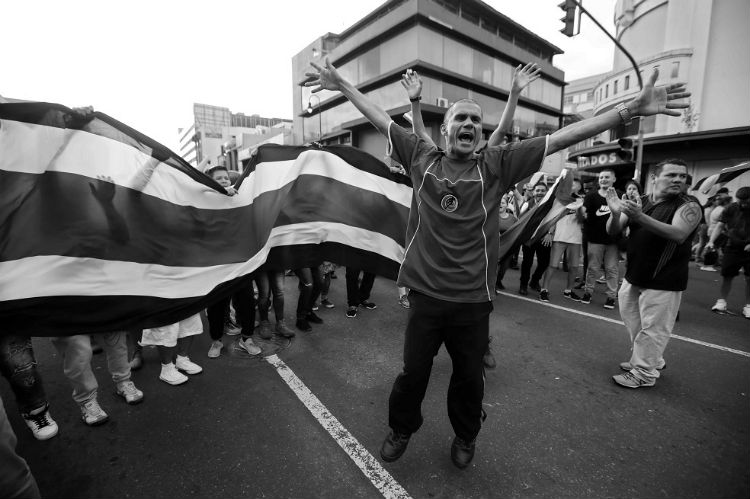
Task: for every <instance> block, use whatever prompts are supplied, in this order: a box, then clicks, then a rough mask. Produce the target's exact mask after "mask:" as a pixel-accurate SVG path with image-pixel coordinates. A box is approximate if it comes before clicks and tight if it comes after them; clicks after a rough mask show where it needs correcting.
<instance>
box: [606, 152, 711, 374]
mask: <svg viewBox="0 0 750 499" xmlns="http://www.w3.org/2000/svg"><path fill="white" fill-rule="evenodd" d="M686 178H687V165H686V164H685V162H684V161H681V160H679V159H668V160H665V161H662V162H661V163H659V164H658V165H656V167H655V168H654V172H653V174H652V175H651V184H652V191H651V193H650V194H646V195H644V196H641V197H640V198H637V199H636V200H635V201H631V200H629V199H626V198H625V197H623V199H622V200H621V199H619V198H618V196H617V193H616V192H615V190H614V188H612V187H610V188H609V190H608V191H607V203H608V205H609V209H610V211H611V215H610V217H609V220H608V222H607V230H608V231H609V233H610V234H612V235H616V234H618V233H620V231H622V230H623V229H624V227H625V226H626V225H627V226H629V227H630V237H629V239H628V268H627V271H626V273H625V279H624V280H623V282H622V287H621V288H620V293H619V301H620V303H619V305H620V315H621V317H622V321H623V322H624V323H625V327H626V328H627V330H628V333H630V341H631V343H632V349H633V350H632V351H633V353H632V355H631V357H630V361H629V362H623V363H622V364H620V368H622V369H623V370H625V371H627V372H625V373H624V374H618V375H615V376H613V379H614V381H615V383H617V384H618V385H620V386H624V387H626V388H640V387H646V386H654V384H655V383H656V379H657V378H658V377H659V371H660V370H661V369H663V368H664V366H665V363H664V357H663V354H664V349H665V348H666V346H667V342H668V341H669V338H670V336H671V334H672V328H674V323H675V320H676V319H677V312H678V311H679V309H680V301H681V299H682V292H683V291H684V290H685V289H686V288H687V281H688V265H689V262H690V253H691V244H692V234H693V233H694V232H695V229H696V228H697V227H698V224H699V223H700V221H701V207H700V205H699V204H698V203H697V202H695V200H694V199H693V198H692V197H691V196H688V195H686V194H684V193H683V189H684V184H685V179H686Z"/></svg>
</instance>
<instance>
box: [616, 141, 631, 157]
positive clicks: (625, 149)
mask: <svg viewBox="0 0 750 499" xmlns="http://www.w3.org/2000/svg"><path fill="white" fill-rule="evenodd" d="M617 145H619V146H620V150H619V151H617V156H618V157H619V158H620V159H621V160H623V161H627V162H633V161H635V151H634V150H633V145H634V144H633V139H620V140H618V141H617Z"/></svg>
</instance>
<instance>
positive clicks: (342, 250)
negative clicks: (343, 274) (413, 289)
mask: <svg viewBox="0 0 750 499" xmlns="http://www.w3.org/2000/svg"><path fill="white" fill-rule="evenodd" d="M323 261H328V262H335V263H338V264H339V265H342V266H344V267H351V268H355V269H359V270H364V271H365V272H371V273H373V274H376V275H379V276H382V277H385V278H387V279H392V280H394V281H395V280H396V277H398V270H399V267H400V265H399V264H398V263H397V262H394V261H393V260H391V259H390V258H386V257H384V256H382V255H379V254H377V253H373V252H371V251H366V250H362V249H359V248H352V247H351V246H347V245H344V244H339V243H331V242H326V243H320V244H296V245H294V246H277V247H275V248H272V249H271V251H270V253H269V254H268V259H267V260H266V267H267V268H269V269H276V270H284V269H298V268H303V267H317V266H318V265H319V264H320V263H321V262H323Z"/></svg>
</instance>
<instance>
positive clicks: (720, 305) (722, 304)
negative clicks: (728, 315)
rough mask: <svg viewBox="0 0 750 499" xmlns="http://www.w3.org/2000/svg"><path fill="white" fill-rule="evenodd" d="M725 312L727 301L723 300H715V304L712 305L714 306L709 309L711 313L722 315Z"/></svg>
mask: <svg viewBox="0 0 750 499" xmlns="http://www.w3.org/2000/svg"><path fill="white" fill-rule="evenodd" d="M745 308H747V307H745ZM742 310H743V312H744V310H745V309H744V308H743V309H742ZM726 311H727V301H726V300H725V299H723V298H719V299H718V300H716V304H714V306H713V307H711V312H718V313H724V312H726Z"/></svg>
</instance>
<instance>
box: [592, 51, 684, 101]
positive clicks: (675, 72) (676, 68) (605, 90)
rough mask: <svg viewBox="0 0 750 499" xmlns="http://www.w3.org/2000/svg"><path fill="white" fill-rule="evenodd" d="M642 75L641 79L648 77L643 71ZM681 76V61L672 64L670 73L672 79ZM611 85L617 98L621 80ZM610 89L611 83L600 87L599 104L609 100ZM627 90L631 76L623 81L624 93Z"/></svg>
mask: <svg viewBox="0 0 750 499" xmlns="http://www.w3.org/2000/svg"><path fill="white" fill-rule="evenodd" d="M657 69H659V65H658V64H657V65H655V66H654V67H653V70H657ZM640 73H641V78H644V77H645V76H646V75H645V74H644V72H643V70H641V71H640ZM679 75H680V61H674V62H673V63H672V71H671V73H670V78H672V79H674V78H677V77H679ZM611 83H612V87H611V88H612V96H615V95H617V93H618V92H619V90H620V89H619V83H620V80H614V81H612V82H611ZM609 89H610V84H609V83H607V84H605V85H604V87H599V90H598V92H596V94H595V97H596V103H597V104H598V103H599V102H601V101H602V100H604V99H608V98H609ZM627 90H630V75H625V77H624V78H623V80H622V91H623V92H625V91H627Z"/></svg>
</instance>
